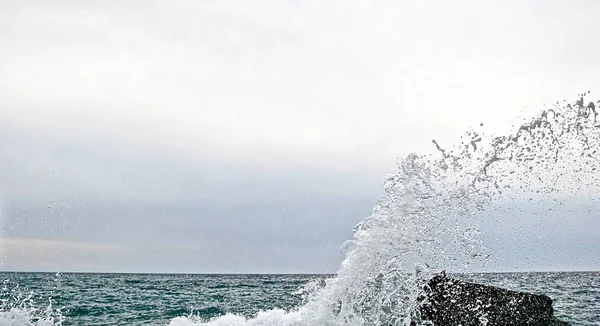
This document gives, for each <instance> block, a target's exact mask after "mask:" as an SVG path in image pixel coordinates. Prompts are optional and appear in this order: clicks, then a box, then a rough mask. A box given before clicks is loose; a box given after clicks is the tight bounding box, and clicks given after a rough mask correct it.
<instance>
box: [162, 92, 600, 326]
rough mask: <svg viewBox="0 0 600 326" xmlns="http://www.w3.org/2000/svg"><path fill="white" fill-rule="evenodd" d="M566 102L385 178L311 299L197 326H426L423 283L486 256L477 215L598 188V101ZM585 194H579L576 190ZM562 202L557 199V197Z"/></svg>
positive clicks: (188, 321) (182, 323)
mask: <svg viewBox="0 0 600 326" xmlns="http://www.w3.org/2000/svg"><path fill="white" fill-rule="evenodd" d="M583 96H585V94H582V97H581V99H580V100H578V101H577V102H575V103H573V104H568V103H566V102H564V103H557V104H556V105H554V106H552V108H550V109H547V110H544V111H543V113H541V114H540V116H539V117H537V118H535V119H533V120H531V122H529V123H526V124H524V125H522V126H521V127H519V128H518V130H517V131H516V132H515V133H514V134H513V135H509V136H503V137H496V138H493V139H490V138H486V137H485V136H483V135H482V134H480V133H477V132H469V133H467V134H466V135H465V137H464V141H463V143H462V144H460V145H458V146H455V147H453V148H451V149H449V150H444V149H443V148H442V147H440V146H439V144H438V143H437V142H435V141H434V144H435V146H436V147H437V149H438V150H439V152H440V153H439V154H440V155H439V156H438V157H428V156H417V155H415V154H413V155H409V156H408V157H407V158H405V159H403V160H401V161H400V162H399V164H398V169H397V171H395V172H394V173H393V174H391V175H389V176H388V177H387V179H386V181H385V183H384V195H383V196H382V197H381V198H380V199H379V200H378V202H377V204H376V205H375V207H374V209H373V213H372V214H371V216H369V217H367V218H365V219H364V220H363V221H362V222H360V223H359V224H358V225H357V226H356V227H355V229H354V239H353V240H351V241H348V242H346V243H344V244H343V245H342V248H341V249H342V251H343V252H344V253H345V254H346V259H345V260H344V261H343V263H342V265H341V266H340V269H339V272H338V273H337V275H336V277H335V278H332V279H329V280H327V282H326V285H325V286H323V287H315V289H313V290H312V291H309V292H310V294H309V296H308V298H307V301H306V303H305V304H304V305H302V306H301V307H299V308H298V309H296V310H294V311H290V312H285V311H281V310H271V311H266V312H261V313H259V314H258V315H257V316H256V317H255V318H251V319H245V318H243V317H239V316H232V315H227V316H223V317H220V318H216V319H214V320H212V321H209V322H202V321H198V320H194V319H193V318H186V317H180V318H176V319H174V320H172V321H171V323H170V325H171V326H188V325H214V326H224V325H231V326H238V325H249V326H250V325H251V326H258V325H282V326H284V325H285V326H294V325H306V326H310V325H386V324H388V325H402V324H404V325H407V324H409V323H410V320H411V319H413V320H415V321H416V322H417V323H420V319H419V316H418V309H416V306H415V304H414V302H415V298H416V297H417V296H418V295H419V293H420V291H421V288H422V285H423V284H424V283H425V282H426V281H427V280H428V279H429V278H430V277H431V275H432V274H433V273H436V272H439V271H441V270H443V269H448V270H452V271H463V272H464V271H472V270H476V268H474V267H473V266H476V267H477V268H480V267H481V266H482V264H485V262H486V258H487V255H486V250H485V248H484V247H483V245H482V243H481V238H480V236H479V227H478V223H477V219H476V218H475V215H476V214H477V213H478V212H480V211H481V210H483V209H485V208H486V207H488V206H489V205H490V203H493V202H497V201H500V200H501V199H505V200H506V199H511V198H517V197H519V196H531V195H535V196H538V197H543V196H544V195H545V194H553V193H559V196H558V198H562V200H568V199H569V198H570V195H575V194H577V193H578V192H579V191H580V190H581V189H587V192H586V193H587V194H591V193H592V192H590V191H591V190H590V189H595V190H596V191H597V190H598V185H599V184H600V182H599V180H598V177H597V176H596V174H597V173H596V168H597V167H598V165H599V164H598V161H599V160H598V158H597V154H598V149H599V148H598V147H599V144H600V142H599V140H600V139H599V138H600V136H599V135H600V132H599V131H600V125H598V123H597V121H596V116H597V114H596V111H595V106H596V105H595V104H594V103H592V104H589V105H588V103H586V102H585V101H584V97H583ZM577 195H579V194H577ZM554 200H555V201H556V200H557V197H556V196H555V197H554Z"/></svg>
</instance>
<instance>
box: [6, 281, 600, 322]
mask: <svg viewBox="0 0 600 326" xmlns="http://www.w3.org/2000/svg"><path fill="white" fill-rule="evenodd" d="M0 276H1V278H2V281H3V287H2V292H1V300H2V312H1V313H0V325H13V326H24V325H43V326H46V325H65V326H67V325H77V326H81V325H169V324H171V325H194V324H201V323H206V322H210V321H213V324H214V325H232V326H233V325H238V324H239V325H244V324H248V325H263V324H265V325H266V324H269V323H271V324H272V325H296V324H294V321H293V318H288V317H289V316H287V317H286V314H285V311H294V309H295V308H296V307H298V306H299V305H301V304H302V303H303V300H304V298H303V290H302V289H303V288H304V287H305V285H306V284H308V282H310V281H315V280H316V281H317V282H318V281H319V280H320V279H326V278H329V277H331V276H328V275H198V274H197V275H185V274H77V273H12V272H11V273H0ZM455 276H457V277H459V278H463V279H467V280H472V281H476V282H479V283H483V284H489V285H496V286H500V287H503V288H507V289H514V290H519V291H527V292H531V293H539V294H546V295H548V296H550V297H551V298H552V299H553V300H554V310H555V315H556V316H557V317H559V318H560V319H562V320H564V321H568V322H571V323H572V325H600V272H571V273H566V272H564V273H485V274H461V275H455ZM273 309H280V310H277V311H281V313H279V314H271V315H270V316H269V318H270V322H269V321H268V319H267V322H264V321H263V322H261V323H252V321H253V318H255V317H256V315H257V313H259V312H260V311H270V310H273ZM226 314H227V315H228V316H230V315H236V316H230V317H231V318H229V319H228V318H223V317H221V316H224V315H226ZM178 317H183V318H178ZM217 317H221V319H217V320H216V321H215V318H217ZM242 317H243V318H242ZM263 320H264V318H263ZM299 325H302V323H299Z"/></svg>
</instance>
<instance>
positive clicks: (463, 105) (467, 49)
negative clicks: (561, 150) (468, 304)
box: [0, 0, 600, 273]
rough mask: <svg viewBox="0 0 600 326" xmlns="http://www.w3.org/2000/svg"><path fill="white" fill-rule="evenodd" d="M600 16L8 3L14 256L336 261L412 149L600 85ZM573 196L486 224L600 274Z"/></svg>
mask: <svg viewBox="0 0 600 326" xmlns="http://www.w3.org/2000/svg"><path fill="white" fill-rule="evenodd" d="M599 12H600V3H599V2H597V1H592V0H590V1H533V0H532V1H496V2H487V1H474V0H472V1H471V0H457V1H439V2H438V1H427V0H424V1H398V0H384V1H371V0H369V1H367V0H364V1H363V0H343V1H342V0H332V1H323V0H278V1H275V0H273V1H258V0H257V1H247V0H238V1H226V0H225V1H224V0H218V1H216V0H215V1H209V0H205V1H144V2H140V1H127V0H125V1H123V0H118V1H117V0H115V1H95V2H92V1H75V0H72V1H71V0H65V1H7V0H2V1H0V211H1V216H0V221H1V224H0V250H1V252H0V269H2V270H44V271H115V272H210V273H216V272H221V273H280V272H286V273H302V272H335V271H336V270H337V268H338V266H339V263H340V261H341V259H342V257H341V254H340V253H339V246H340V244H341V243H342V242H343V241H344V240H346V239H348V238H350V237H351V229H352V227H353V225H355V224H356V223H357V222H359V221H360V220H361V219H362V218H364V217H366V216H368V215H369V214H370V213H371V208H372V207H373V204H374V202H375V200H376V199H377V197H378V196H380V195H381V194H382V190H381V187H380V185H381V183H382V181H383V178H384V177H385V175H386V174H387V173H389V172H391V171H392V170H393V168H394V165H395V162H396V158H397V157H399V156H400V157H401V156H405V155H406V154H408V153H411V152H419V153H427V152H432V151H433V150H434V148H432V144H431V139H433V138H435V139H437V140H438V141H440V142H441V143H443V144H447V145H451V144H453V143H455V142H457V141H458V137H459V136H460V135H461V134H462V133H464V132H465V131H467V130H468V129H469V128H473V127H475V126H479V124H480V123H484V126H485V130H487V131H488V132H489V133H499V134H502V133H508V132H510V131H512V130H513V129H511V126H512V125H513V124H514V123H518V122H519V121H521V120H520V118H519V116H521V117H527V116H528V115H530V114H531V112H536V111H537V110H538V109H539V108H540V106H541V105H543V104H549V103H553V102H556V101H557V100H562V99H569V100H571V99H574V98H575V96H576V94H577V93H579V92H582V91H587V90H591V91H592V95H595V94H600V93H598V92H600V87H599V86H600V82H599V80H598V72H599V71H600V62H599V60H598V58H600V45H599V44H598V40H600V29H599V28H598V13H599ZM515 205H520V204H519V203H516V204H515ZM574 205H575V206H577V207H579V208H581V207H585V209H580V214H575V215H576V216H580V217H578V218H570V219H568V220H564V219H560V216H559V215H560V214H558V215H556V216H554V217H548V221H549V222H548V223H541V221H540V220H539V219H528V218H526V217H524V216H523V215H522V214H521V215H518V214H512V213H507V212H505V213H503V214H501V215H502V216H503V218H504V220H503V221H502V222H499V221H498V217H497V216H496V217H494V218H491V217H490V218H486V219H485V223H484V229H485V231H486V233H485V239H486V241H487V243H488V246H489V247H490V250H492V252H493V253H494V256H493V257H494V258H493V259H494V261H493V262H492V264H491V265H490V266H491V268H492V269H495V270H526V269H535V270H590V269H594V270H598V269H600V253H599V251H598V250H597V248H599V247H600V237H598V232H600V224H599V222H598V221H599V219H598V217H599V215H600V213H599V209H598V207H597V206H589V205H587V204H586V203H576V204H574ZM586 205H587V206H586ZM588 206H589V207H588ZM523 207H524V210H525V211H533V210H535V207H533V206H532V205H531V204H530V203H527V204H523ZM506 216H509V217H510V218H509V217H506ZM507 219H510V221H509V222H507ZM540 225H542V226H540ZM532 227H537V228H538V230H537V231H536V232H537V233H536V234H538V235H539V236H538V237H537V238H536V239H533V238H531V237H527V235H528V232H530V230H531V228H532ZM540 239H541V240H540ZM540 241H542V242H541V243H540Z"/></svg>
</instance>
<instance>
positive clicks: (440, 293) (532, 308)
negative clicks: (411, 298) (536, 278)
mask: <svg viewBox="0 0 600 326" xmlns="http://www.w3.org/2000/svg"><path fill="white" fill-rule="evenodd" d="M419 302H420V312H421V320H422V321H430V322H432V323H433V325H435V326H455V325H456V326H458V325H461V326H471V325H473V326H480V325H485V324H486V322H487V325H489V326H496V325H514V326H521V325H523V326H525V325H535V326H568V325H569V324H568V323H566V322H562V321H559V320H558V319H556V317H554V312H553V309H552V299H550V298H549V297H548V296H545V295H538V294H530V293H524V292H517V291H510V290H505V289H502V288H498V287H493V286H486V285H480V284H475V283H469V282H464V281H459V280H455V279H451V278H448V277H446V276H445V275H443V274H442V275H439V276H436V277H434V278H432V279H431V280H430V281H429V283H428V284H427V286H426V287H425V294H424V295H423V296H422V297H420V299H419ZM413 325H415V323H413ZM426 325H427V323H426Z"/></svg>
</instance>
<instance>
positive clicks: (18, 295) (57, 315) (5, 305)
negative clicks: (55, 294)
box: [0, 280, 65, 326]
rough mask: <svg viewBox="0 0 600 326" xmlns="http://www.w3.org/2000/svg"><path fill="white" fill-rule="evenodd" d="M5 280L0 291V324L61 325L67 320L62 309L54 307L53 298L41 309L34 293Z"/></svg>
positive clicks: (19, 325)
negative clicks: (11, 284)
mask: <svg viewBox="0 0 600 326" xmlns="http://www.w3.org/2000/svg"><path fill="white" fill-rule="evenodd" d="M9 283H10V280H4V281H3V284H2V291H1V292H0V325H11V326H61V325H62V323H63V321H64V320H65V318H64V316H63V314H62V312H61V309H60V308H54V307H53V305H52V300H51V299H49V301H48V305H47V306H46V307H45V308H43V309H41V308H39V305H37V304H36V302H35V300H34V298H33V297H34V293H33V292H30V291H29V292H28V291H26V290H25V289H22V288H21V287H19V286H18V285H14V286H12V287H10V286H9Z"/></svg>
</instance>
